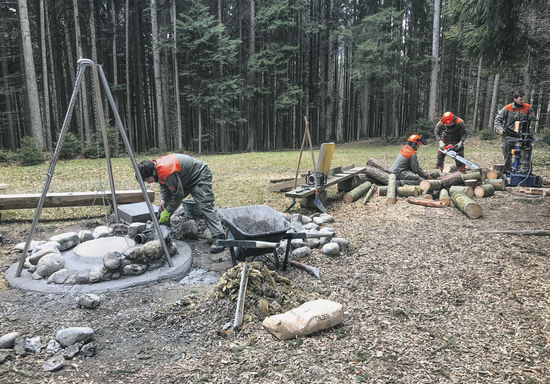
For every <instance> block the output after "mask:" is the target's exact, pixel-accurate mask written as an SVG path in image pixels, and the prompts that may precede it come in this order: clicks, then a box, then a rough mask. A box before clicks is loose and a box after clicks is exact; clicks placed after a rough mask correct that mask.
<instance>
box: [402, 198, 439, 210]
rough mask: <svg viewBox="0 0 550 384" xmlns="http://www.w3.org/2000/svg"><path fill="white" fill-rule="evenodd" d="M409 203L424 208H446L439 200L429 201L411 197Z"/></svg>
mask: <svg viewBox="0 0 550 384" xmlns="http://www.w3.org/2000/svg"><path fill="white" fill-rule="evenodd" d="M407 202H408V203H410V204H416V205H422V206H424V207H433V208H445V204H443V202H442V201H439V200H428V199H419V198H416V197H409V198H408V199H407Z"/></svg>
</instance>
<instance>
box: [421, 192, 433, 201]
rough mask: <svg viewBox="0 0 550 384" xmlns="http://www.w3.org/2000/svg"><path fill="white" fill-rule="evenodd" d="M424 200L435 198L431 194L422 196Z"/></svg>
mask: <svg viewBox="0 0 550 384" xmlns="http://www.w3.org/2000/svg"><path fill="white" fill-rule="evenodd" d="M420 197H421V198H422V199H424V200H433V199H434V197H433V196H432V195H430V194H429V193H426V194H425V195H422V196H420Z"/></svg>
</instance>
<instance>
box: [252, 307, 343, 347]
mask: <svg viewBox="0 0 550 384" xmlns="http://www.w3.org/2000/svg"><path fill="white" fill-rule="evenodd" d="M343 321H344V311H343V309H342V304H338V303H335V302H334V301H329V300H324V299H320V300H314V301H308V302H307V303H304V304H302V305H300V306H299V307H298V308H294V309H291V310H290V311H288V312H285V313H282V314H279V315H273V316H270V317H266V318H265V320H264V321H263V323H262V325H263V326H264V327H265V328H266V329H267V330H268V331H269V332H271V333H272V334H273V336H275V337H277V338H278V339H280V340H286V339H292V338H293V337H297V336H305V335H309V334H311V333H313V332H317V331H320V330H322V329H327V328H330V327H333V326H335V325H338V324H340V323H341V322H343Z"/></svg>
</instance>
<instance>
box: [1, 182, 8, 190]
mask: <svg viewBox="0 0 550 384" xmlns="http://www.w3.org/2000/svg"><path fill="white" fill-rule="evenodd" d="M6 188H8V184H3V183H2V184H0V189H6Z"/></svg>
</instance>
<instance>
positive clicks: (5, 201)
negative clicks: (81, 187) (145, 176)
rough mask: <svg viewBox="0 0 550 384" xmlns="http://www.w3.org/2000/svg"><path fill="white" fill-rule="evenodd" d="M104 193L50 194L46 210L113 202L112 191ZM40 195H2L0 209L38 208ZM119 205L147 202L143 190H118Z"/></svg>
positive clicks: (151, 196)
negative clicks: (103, 201) (103, 200)
mask: <svg viewBox="0 0 550 384" xmlns="http://www.w3.org/2000/svg"><path fill="white" fill-rule="evenodd" d="M147 194H148V195H149V199H150V200H151V201H154V200H155V192H154V191H149V190H148V191H147ZM101 195H102V192H100V191H96V192H60V193H48V194H47V195H46V198H45V199H44V205H43V207H44V208H54V207H80V206H86V205H92V204H94V202H95V203H96V204H97V203H100V204H101V202H102V199H103V198H104V199H105V201H106V203H109V204H110V202H111V200H112V196H111V191H105V195H104V196H103V197H102V196H101ZM40 197H41V194H40V193H36V194H34V193H25V194H20V195H0V209H25V208H36V207H37V206H38V202H39V200H40ZM115 198H116V202H117V204H129V203H140V202H142V201H145V197H144V196H143V192H142V191H141V189H135V190H117V191H116V194H115Z"/></svg>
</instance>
